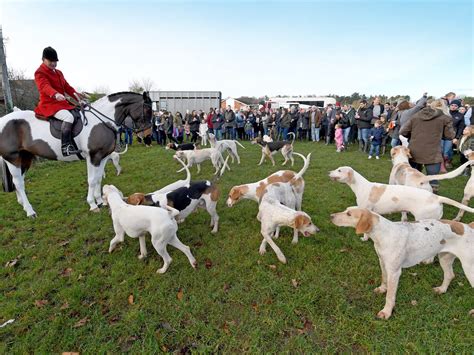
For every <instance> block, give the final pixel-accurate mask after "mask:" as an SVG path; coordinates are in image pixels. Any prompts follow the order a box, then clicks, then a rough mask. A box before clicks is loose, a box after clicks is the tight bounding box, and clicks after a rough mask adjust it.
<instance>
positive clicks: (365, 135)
mask: <svg viewBox="0 0 474 355" xmlns="http://www.w3.org/2000/svg"><path fill="white" fill-rule="evenodd" d="M414 118H415V119H416V122H414ZM435 118H437V119H435ZM447 118H449V120H448V119H447ZM418 121H424V123H425V125H424V126H427V127H424V128H423V129H422V131H421V132H418V133H417V132H413V130H416V127H418V123H419V122H418ZM435 122H438V123H439V122H443V126H442V129H441V128H440V127H438V126H439V124H438V126H436V124H435ZM472 124H474V118H473V117H472V108H471V107H470V106H469V105H467V104H466V105H465V104H463V102H462V100H461V99H459V98H456V95H455V94H454V93H452V92H450V93H448V94H446V95H445V96H444V97H443V98H442V99H439V100H433V99H430V100H429V99H428V95H427V93H425V94H423V95H422V96H421V97H420V98H419V99H418V100H417V101H416V102H415V103H412V102H409V101H408V100H406V99H400V100H398V101H397V102H385V103H383V102H381V100H380V98H379V97H375V98H374V99H373V100H371V102H368V101H367V100H361V101H360V102H359V104H358V106H357V107H353V106H352V105H349V104H344V105H341V104H339V103H336V104H335V105H332V104H329V105H327V107H324V108H320V107H316V106H312V107H310V108H308V109H305V108H299V107H296V106H291V107H290V108H289V109H287V108H280V109H276V110H272V109H269V108H265V107H262V108H260V109H251V110H235V111H234V110H232V109H231V107H230V106H228V107H227V108H226V109H224V108H211V109H209V111H208V112H203V111H196V110H194V111H189V110H187V111H186V113H184V115H183V114H182V113H180V112H175V113H174V115H173V114H172V113H171V112H168V111H158V112H155V113H154V117H153V122H152V129H151V131H150V132H149V134H148V137H146V138H145V142H146V143H147V144H152V141H155V142H157V144H159V145H163V146H164V145H165V144H166V143H167V142H175V143H183V142H197V141H198V140H201V137H202V136H204V135H206V134H208V133H213V134H214V135H215V136H216V138H217V139H218V140H220V139H239V140H252V139H254V138H255V137H257V136H263V135H268V136H270V137H271V138H272V139H273V140H286V139H288V133H290V132H293V133H294V134H295V137H296V139H297V140H300V141H314V142H320V141H322V142H324V143H325V144H326V145H329V144H333V143H335V145H336V150H337V152H343V151H344V150H347V149H348V147H349V146H351V145H352V146H356V147H358V149H359V151H361V152H363V153H366V154H368V158H369V159H371V158H372V157H373V156H375V157H376V158H377V159H379V157H380V155H383V154H385V151H386V148H387V146H389V147H394V146H397V145H399V144H401V138H402V137H406V138H408V139H410V141H411V142H410V146H411V148H412V151H413V150H414V151H416V152H414V153H412V154H414V155H415V156H419V155H420V153H421V151H417V149H416V145H417V144H418V143H417V142H420V141H421V142H422V143H421V145H422V147H421V150H422V151H423V154H424V155H428V156H431V158H429V159H424V158H421V159H420V158H418V161H415V160H414V163H413V164H415V165H417V166H418V165H421V166H423V165H425V166H427V168H426V169H427V170H429V172H430V173H434V174H435V173H437V172H439V171H441V172H443V171H445V168H451V167H452V158H453V144H459V142H460V139H461V137H462V135H463V132H464V131H465V130H464V128H465V127H468V126H471V125H472ZM434 126H436V129H435V131H436V132H431V133H428V132H430V129H431V128H432V127H434ZM440 130H441V131H442V132H441V133H439V132H440ZM123 133H124V134H125V137H124V138H122V135H121V139H122V140H123V141H124V142H125V143H127V144H132V139H133V138H132V132H131V131H129V130H127V129H125V130H124V132H123ZM440 134H441V135H440ZM438 136H440V138H439V142H435V143H434V145H433V146H432V147H431V148H428V146H429V144H428V145H427V143H428V142H429V143H430V144H431V143H432V142H431V141H433V140H436V139H438V138H435V137H438ZM402 139H403V138H402ZM413 147H415V148H413ZM473 148H474V147H473ZM429 150H431V151H429ZM438 153H439V154H438ZM435 156H436V158H434V157H435ZM414 159H416V158H414Z"/></svg>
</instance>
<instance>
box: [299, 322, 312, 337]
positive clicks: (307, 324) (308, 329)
mask: <svg viewBox="0 0 474 355" xmlns="http://www.w3.org/2000/svg"><path fill="white" fill-rule="evenodd" d="M312 331H313V323H312V322H311V321H310V320H308V319H305V321H304V323H303V329H298V333H299V334H307V333H309V332H312Z"/></svg>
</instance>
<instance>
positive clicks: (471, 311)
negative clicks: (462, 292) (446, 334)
mask: <svg viewBox="0 0 474 355" xmlns="http://www.w3.org/2000/svg"><path fill="white" fill-rule="evenodd" d="M468 314H469V315H470V316H471V317H474V309H471V310H470V311H469V313H468Z"/></svg>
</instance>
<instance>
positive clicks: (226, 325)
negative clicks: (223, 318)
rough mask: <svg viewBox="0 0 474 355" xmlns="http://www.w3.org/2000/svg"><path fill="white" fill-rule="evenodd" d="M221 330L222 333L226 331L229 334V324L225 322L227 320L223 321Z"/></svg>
mask: <svg viewBox="0 0 474 355" xmlns="http://www.w3.org/2000/svg"><path fill="white" fill-rule="evenodd" d="M222 330H223V331H224V333H226V334H227V335H229V334H230V330H229V325H228V324H227V322H224V325H223V326H222Z"/></svg>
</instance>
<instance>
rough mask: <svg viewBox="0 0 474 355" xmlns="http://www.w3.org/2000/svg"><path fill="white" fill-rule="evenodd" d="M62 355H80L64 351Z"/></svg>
mask: <svg viewBox="0 0 474 355" xmlns="http://www.w3.org/2000/svg"><path fill="white" fill-rule="evenodd" d="M61 355H79V353H76V352H73V351H63V352H62V353H61Z"/></svg>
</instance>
